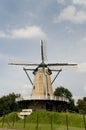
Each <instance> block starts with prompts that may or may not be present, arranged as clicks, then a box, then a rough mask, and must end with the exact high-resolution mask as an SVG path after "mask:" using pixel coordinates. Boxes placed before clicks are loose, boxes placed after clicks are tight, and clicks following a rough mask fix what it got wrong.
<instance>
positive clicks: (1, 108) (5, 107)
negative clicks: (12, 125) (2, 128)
mask: <svg viewBox="0 0 86 130" xmlns="http://www.w3.org/2000/svg"><path fill="white" fill-rule="evenodd" d="M19 96H20V95H19V94H14V93H11V94H9V95H7V96H3V97H1V98H0V116H2V115H3V114H7V113H10V112H12V111H17V110H18V109H19V108H18V104H17V103H16V102H15V99H16V98H17V97H19Z"/></svg>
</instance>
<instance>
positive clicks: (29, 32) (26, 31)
mask: <svg viewBox="0 0 86 130" xmlns="http://www.w3.org/2000/svg"><path fill="white" fill-rule="evenodd" d="M45 37H46V35H45V33H44V32H43V31H42V29H41V28H40V27H37V26H27V27H25V28H19V29H14V30H8V31H7V32H2V31H1V32H0V38H45Z"/></svg>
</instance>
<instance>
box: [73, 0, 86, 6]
mask: <svg viewBox="0 0 86 130" xmlns="http://www.w3.org/2000/svg"><path fill="white" fill-rule="evenodd" d="M73 4H78V5H86V0H73Z"/></svg>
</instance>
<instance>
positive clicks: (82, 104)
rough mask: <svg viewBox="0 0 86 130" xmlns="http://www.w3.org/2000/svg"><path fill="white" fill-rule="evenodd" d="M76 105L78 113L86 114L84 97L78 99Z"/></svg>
mask: <svg viewBox="0 0 86 130" xmlns="http://www.w3.org/2000/svg"><path fill="white" fill-rule="evenodd" d="M77 107H78V110H79V112H80V113H85V114H86V97H84V98H83V99H78V102H77Z"/></svg>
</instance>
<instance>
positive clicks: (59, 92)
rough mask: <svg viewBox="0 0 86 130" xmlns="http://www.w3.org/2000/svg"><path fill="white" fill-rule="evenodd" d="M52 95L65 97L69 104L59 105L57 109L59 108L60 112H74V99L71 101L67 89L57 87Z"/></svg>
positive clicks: (70, 94)
mask: <svg viewBox="0 0 86 130" xmlns="http://www.w3.org/2000/svg"><path fill="white" fill-rule="evenodd" d="M54 95H55V96H61V97H66V98H68V99H69V103H67V104H63V103H61V104H60V105H58V106H57V107H58V108H57V109H59V108H60V111H61V110H64V111H66V110H70V111H74V110H75V105H74V99H72V93H71V92H70V91H69V90H68V89H67V88H64V87H62V86H60V87H57V88H56V89H55V91H54Z"/></svg>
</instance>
